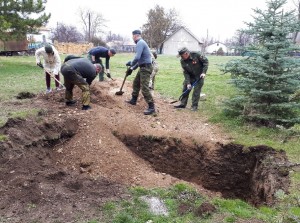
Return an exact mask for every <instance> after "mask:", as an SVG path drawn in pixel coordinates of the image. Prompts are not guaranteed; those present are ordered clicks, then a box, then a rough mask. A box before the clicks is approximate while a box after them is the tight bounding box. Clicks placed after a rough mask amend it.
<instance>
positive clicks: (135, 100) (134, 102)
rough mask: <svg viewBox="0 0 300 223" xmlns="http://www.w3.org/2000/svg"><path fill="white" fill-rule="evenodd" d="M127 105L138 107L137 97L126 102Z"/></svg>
mask: <svg viewBox="0 0 300 223" xmlns="http://www.w3.org/2000/svg"><path fill="white" fill-rule="evenodd" d="M126 102H127V103H129V104H131V105H136V102H137V97H136V96H132V98H131V99H130V100H129V101H126Z"/></svg>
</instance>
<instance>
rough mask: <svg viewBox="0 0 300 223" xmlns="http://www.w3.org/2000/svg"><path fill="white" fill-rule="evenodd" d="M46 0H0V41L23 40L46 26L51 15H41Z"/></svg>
mask: <svg viewBox="0 0 300 223" xmlns="http://www.w3.org/2000/svg"><path fill="white" fill-rule="evenodd" d="M46 2H47V1H46V0H0V39H1V40H4V41H5V40H9V39H11V38H24V36H25V35H26V34H27V33H37V29H38V28H39V27H41V26H43V25H46V23H47V22H48V20H49V18H50V16H51V14H48V15H47V14H46V13H43V11H44V10H45V6H44V4H45V3H46Z"/></svg>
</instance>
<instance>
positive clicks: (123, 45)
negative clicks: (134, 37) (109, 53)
mask: <svg viewBox="0 0 300 223" xmlns="http://www.w3.org/2000/svg"><path fill="white" fill-rule="evenodd" d="M106 45H107V46H108V47H109V48H114V49H115V50H116V51H117V52H135V48H136V44H135V43H134V42H133V41H111V42H108V43H106Z"/></svg>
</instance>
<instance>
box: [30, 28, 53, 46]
mask: <svg viewBox="0 0 300 223" xmlns="http://www.w3.org/2000/svg"><path fill="white" fill-rule="evenodd" d="M50 36H51V29H49V28H46V27H41V28H39V33H38V34H27V40H28V48H29V49H37V48H40V47H41V46H43V45H45V44H46V43H52V41H51V39H50Z"/></svg>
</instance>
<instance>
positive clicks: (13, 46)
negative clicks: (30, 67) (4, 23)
mask: <svg viewBox="0 0 300 223" xmlns="http://www.w3.org/2000/svg"><path fill="white" fill-rule="evenodd" d="M19 52H28V40H27V38H26V37H25V38H23V39H20V40H14V39H11V40H7V41H3V40H0V54H1V55H6V56H12V55H16V54H18V53H19Z"/></svg>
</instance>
